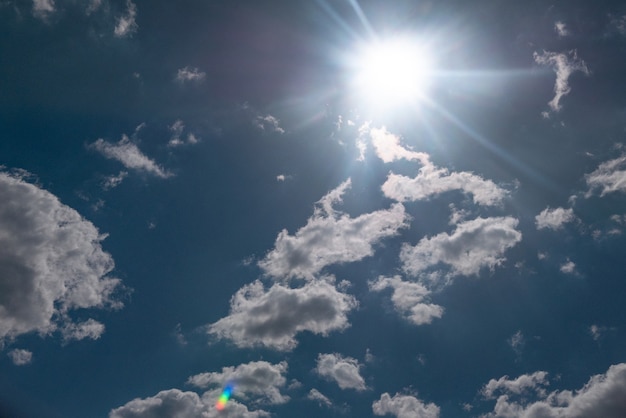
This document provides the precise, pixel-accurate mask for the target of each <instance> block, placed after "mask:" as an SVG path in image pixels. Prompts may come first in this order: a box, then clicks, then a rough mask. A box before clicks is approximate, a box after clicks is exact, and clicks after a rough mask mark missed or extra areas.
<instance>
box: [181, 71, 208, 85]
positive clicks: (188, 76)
mask: <svg viewBox="0 0 626 418" xmlns="http://www.w3.org/2000/svg"><path fill="white" fill-rule="evenodd" d="M205 77H206V73H205V72H204V71H200V70H199V69H198V68H196V67H185V68H180V69H179V70H178V71H177V72H176V81H178V82H180V83H185V82H187V81H191V82H199V81H202V80H204V78H205Z"/></svg>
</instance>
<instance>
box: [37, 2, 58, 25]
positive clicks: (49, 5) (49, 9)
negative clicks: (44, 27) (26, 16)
mask: <svg viewBox="0 0 626 418" xmlns="http://www.w3.org/2000/svg"><path fill="white" fill-rule="evenodd" d="M55 11H56V8H55V3H54V0H33V15H34V16H35V17H36V18H39V19H42V20H45V19H47V18H48V17H49V16H50V15H51V14H52V13H54V12H55Z"/></svg>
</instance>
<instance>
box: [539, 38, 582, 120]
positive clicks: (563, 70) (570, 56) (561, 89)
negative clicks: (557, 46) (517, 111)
mask: <svg viewBox="0 0 626 418" xmlns="http://www.w3.org/2000/svg"><path fill="white" fill-rule="evenodd" d="M533 58H534V59H535V62H536V63H537V64H540V65H547V66H550V67H552V68H553V70H554V72H555V73H556V82H555V84H554V98H552V100H550V102H548V106H550V109H552V110H553V111H554V112H558V111H559V110H561V103H560V102H561V98H562V97H563V96H566V95H568V94H569V92H570V91H571V88H570V86H569V83H568V81H569V78H570V76H571V75H572V74H573V73H574V72H576V71H580V72H582V73H583V74H586V75H589V69H588V68H587V64H585V62H584V61H582V60H580V59H578V56H577V54H576V51H575V50H573V51H569V52H567V53H565V52H561V53H557V52H549V51H543V53H541V54H539V53H537V52H535V53H533Z"/></svg>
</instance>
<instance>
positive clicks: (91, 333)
mask: <svg viewBox="0 0 626 418" xmlns="http://www.w3.org/2000/svg"><path fill="white" fill-rule="evenodd" d="M61 333H62V334H63V339H64V340H65V341H72V340H83V339H85V338H90V339H92V340H97V339H98V338H100V336H101V335H102V334H103V333H104V324H102V323H100V322H98V321H96V320H94V319H91V318H89V319H88V320H86V321H84V322H80V323H74V324H68V325H66V326H65V327H63V329H62V330H61Z"/></svg>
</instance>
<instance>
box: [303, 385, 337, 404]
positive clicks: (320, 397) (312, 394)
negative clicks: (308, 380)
mask: <svg viewBox="0 0 626 418" xmlns="http://www.w3.org/2000/svg"><path fill="white" fill-rule="evenodd" d="M306 398H307V399H309V400H311V401H315V402H317V403H318V404H320V405H324V406H326V407H331V406H332V405H333V403H332V402H331V400H330V399H328V397H327V396H325V395H324V394H323V393H322V392H320V391H319V390H317V389H315V388H313V389H311V390H310V391H309V393H308V394H307V395H306Z"/></svg>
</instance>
